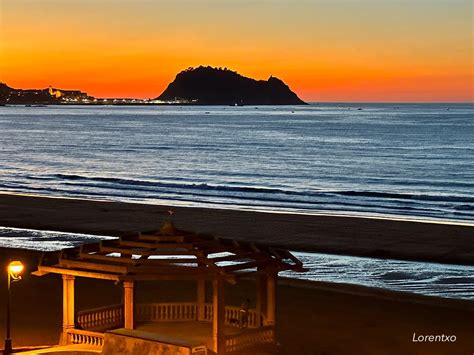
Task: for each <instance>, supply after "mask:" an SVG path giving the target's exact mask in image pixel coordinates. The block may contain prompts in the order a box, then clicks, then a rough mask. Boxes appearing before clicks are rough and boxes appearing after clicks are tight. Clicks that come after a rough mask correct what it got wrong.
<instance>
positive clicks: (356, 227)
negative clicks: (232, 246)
mask: <svg viewBox="0 0 474 355" xmlns="http://www.w3.org/2000/svg"><path fill="white" fill-rule="evenodd" d="M169 209H172V210H174V211H175V212H176V213H175V215H174V217H173V220H174V222H175V224H176V225H177V226H178V227H179V228H182V229H186V230H191V231H195V232H201V233H210V234H214V235H217V236H221V237H230V238H235V239H245V240H252V241H255V242H262V243H269V244H273V245H275V246H280V247H284V248H288V249H291V250H300V251H313V252H326V253H334V254H347V255H359V256H373V257H382V258H384V257H386V258H395V259H406V260H425V261H435V262H445V263H456V264H469V265H474V226H463V225H449V224H440V223H422V222H413V221H398V220H389V219H373V218H361V217H339V216H314V215H297V214H285V213H263V212H251V211H236V210H222V209H207V208H190V207H189V208H187V207H186V208H185V207H169V206H163V205H146V204H138V203H137V204H134V203H133V204H132V203H120V202H98V201H90V200H76V199H58V198H44V197H32V196H25V195H9V194H0V225H1V226H8V227H20V228H34V229H49V230H57V231H65V232H82V233H91V234H94V233H95V234H111V235H118V234H121V233H123V232H128V231H143V230H152V229H157V228H158V227H159V226H160V225H161V223H162V220H163V218H164V215H163V213H164V212H165V211H167V210H169Z"/></svg>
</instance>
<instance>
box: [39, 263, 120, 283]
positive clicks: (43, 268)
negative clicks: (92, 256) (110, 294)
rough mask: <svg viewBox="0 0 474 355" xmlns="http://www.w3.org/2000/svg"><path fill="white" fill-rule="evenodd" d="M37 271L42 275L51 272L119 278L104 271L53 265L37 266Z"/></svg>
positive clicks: (105, 278) (100, 277) (116, 279)
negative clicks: (71, 268)
mask: <svg viewBox="0 0 474 355" xmlns="http://www.w3.org/2000/svg"><path fill="white" fill-rule="evenodd" d="M38 272H40V273H42V274H43V275H45V274H49V273H52V274H61V275H71V276H78V277H86V278H90V279H101V280H112V281H118V280H119V277H118V275H113V274H105V273H100V272H90V271H78V270H70V269H63V268H60V267H54V266H38Z"/></svg>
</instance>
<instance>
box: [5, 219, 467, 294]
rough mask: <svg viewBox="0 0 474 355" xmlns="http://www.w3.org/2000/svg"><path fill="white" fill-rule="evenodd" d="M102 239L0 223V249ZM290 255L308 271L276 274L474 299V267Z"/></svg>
mask: <svg viewBox="0 0 474 355" xmlns="http://www.w3.org/2000/svg"><path fill="white" fill-rule="evenodd" d="M104 239H113V237H110V236H103V235H102V236H99V235H90V234H79V233H64V232H56V231H40V230H32V229H21V228H9V227H0V248H1V247H8V248H12V247H13V248H26V249H33V250H39V251H54V250H61V249H65V248H71V247H74V246H78V245H81V244H84V243H91V242H97V241H99V240H104ZM294 255H295V256H296V257H298V258H299V259H300V260H301V261H302V262H303V264H304V266H305V268H307V269H308V271H307V272H305V273H296V272H291V271H286V272H282V273H280V276H285V277H290V278H298V279H303V280H311V281H326V282H340V283H348V284H355V285H363V286H370V287H378V288H383V289H388V290H393V291H403V292H411V293H416V294H422V295H429V296H438V297H443V298H457V299H469V300H474V266H465V265H446V264H436V263H424V262H414V261H400V260H390V259H376V258H363V257H354V256H343V255H328V254H319V253H301V252H294Z"/></svg>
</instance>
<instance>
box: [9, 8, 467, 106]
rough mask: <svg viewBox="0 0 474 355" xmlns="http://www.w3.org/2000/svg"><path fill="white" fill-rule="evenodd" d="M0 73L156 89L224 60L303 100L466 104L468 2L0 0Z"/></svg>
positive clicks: (66, 85)
mask: <svg viewBox="0 0 474 355" xmlns="http://www.w3.org/2000/svg"><path fill="white" fill-rule="evenodd" d="M0 3H1V5H0V6H1V7H0V12H1V17H0V21H1V22H0V39H1V47H0V81H1V82H5V83H7V84H8V85H10V86H12V87H15V88H44V87H47V86H48V85H53V86H55V87H59V88H63V89H81V90H83V91H86V92H88V93H89V94H91V95H94V96H98V97H137V98H150V97H156V96H158V95H159V94H160V93H161V92H162V91H163V90H164V89H165V87H166V85H167V84H168V83H169V82H170V81H172V80H173V79H174V76H175V75H176V73H177V72H179V71H181V70H183V69H185V68H187V67H189V66H198V65H201V64H203V65H212V66H219V67H228V68H230V69H233V70H236V71H238V72H239V73H241V74H243V75H246V76H250V77H253V78H256V79H267V78H268V77H269V76H270V75H274V76H277V77H279V78H281V79H282V80H284V81H285V82H286V83H287V84H288V85H289V86H290V87H291V88H292V89H293V90H294V91H295V92H297V94H298V95H299V96H300V97H301V98H303V99H304V100H307V101H387V102H389V101H400V102H401V101H418V102H433V101H443V102H451V101H457V102H472V101H473V90H474V87H473V86H474V83H473V80H474V79H473V8H472V6H473V5H472V4H473V2H472V1H471V0H464V1H463V0H313V1H309V0H199V1H198V0H194V1H193V0H188V1H182V0H175V1H171V0H168V1H165V0H155V1H152V0H148V1H144V0H135V1H132V0H121V1H118V0H82V1H79V0H55V1H51V0H0Z"/></svg>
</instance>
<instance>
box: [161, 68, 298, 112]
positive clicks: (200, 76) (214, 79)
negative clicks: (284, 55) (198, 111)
mask: <svg viewBox="0 0 474 355" xmlns="http://www.w3.org/2000/svg"><path fill="white" fill-rule="evenodd" d="M156 100H160V101H165V102H181V103H192V104H198V105H304V104H305V102H304V101H302V100H301V99H300V98H299V97H298V96H297V95H296V94H295V93H294V92H293V91H291V90H290V88H289V87H288V85H286V84H285V83H284V82H283V81H281V80H280V79H278V78H275V77H273V76H270V78H269V79H268V80H254V79H251V78H247V77H245V76H242V75H240V74H238V73H237V72H235V71H232V70H229V69H227V68H225V69H222V68H213V67H204V66H200V67H197V68H188V69H186V70H184V71H182V72H180V73H179V74H178V75H176V78H175V80H174V81H173V82H172V83H170V84H169V85H168V87H167V88H166V90H165V91H164V92H163V93H162V94H161V95H160V96H158V97H157V98H156Z"/></svg>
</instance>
